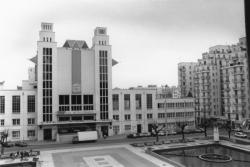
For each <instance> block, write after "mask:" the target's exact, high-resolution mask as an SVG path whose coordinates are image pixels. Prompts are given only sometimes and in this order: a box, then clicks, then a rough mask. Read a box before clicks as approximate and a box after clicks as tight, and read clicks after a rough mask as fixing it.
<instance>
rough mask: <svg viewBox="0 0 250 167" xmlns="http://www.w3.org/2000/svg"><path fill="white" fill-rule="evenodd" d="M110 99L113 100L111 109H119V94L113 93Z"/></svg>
mask: <svg viewBox="0 0 250 167" xmlns="http://www.w3.org/2000/svg"><path fill="white" fill-rule="evenodd" d="M112 101H113V110H119V95H118V94H113V95H112Z"/></svg>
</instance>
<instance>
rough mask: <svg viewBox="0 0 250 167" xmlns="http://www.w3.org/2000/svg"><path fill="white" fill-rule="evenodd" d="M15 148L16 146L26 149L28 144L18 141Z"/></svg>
mask: <svg viewBox="0 0 250 167" xmlns="http://www.w3.org/2000/svg"><path fill="white" fill-rule="evenodd" d="M15 146H18V147H27V146H28V144H27V143H25V142H23V141H18V142H16V143H15Z"/></svg>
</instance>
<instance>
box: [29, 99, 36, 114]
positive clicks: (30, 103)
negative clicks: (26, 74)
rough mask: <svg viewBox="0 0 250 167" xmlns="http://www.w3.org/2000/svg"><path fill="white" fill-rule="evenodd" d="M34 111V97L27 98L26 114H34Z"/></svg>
mask: <svg viewBox="0 0 250 167" xmlns="http://www.w3.org/2000/svg"><path fill="white" fill-rule="evenodd" d="M35 111H36V101H35V96H34V95H29V96H28V112H35Z"/></svg>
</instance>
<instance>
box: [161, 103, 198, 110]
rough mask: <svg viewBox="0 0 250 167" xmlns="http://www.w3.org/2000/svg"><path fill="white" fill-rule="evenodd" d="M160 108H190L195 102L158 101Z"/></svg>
mask: <svg viewBox="0 0 250 167" xmlns="http://www.w3.org/2000/svg"><path fill="white" fill-rule="evenodd" d="M157 106H158V109H165V108H190V107H194V103H193V102H178V103H158V104H157Z"/></svg>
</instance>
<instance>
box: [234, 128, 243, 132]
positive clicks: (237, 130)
mask: <svg viewBox="0 0 250 167" xmlns="http://www.w3.org/2000/svg"><path fill="white" fill-rule="evenodd" d="M233 131H235V132H242V130H241V129H240V128H235V129H233Z"/></svg>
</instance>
